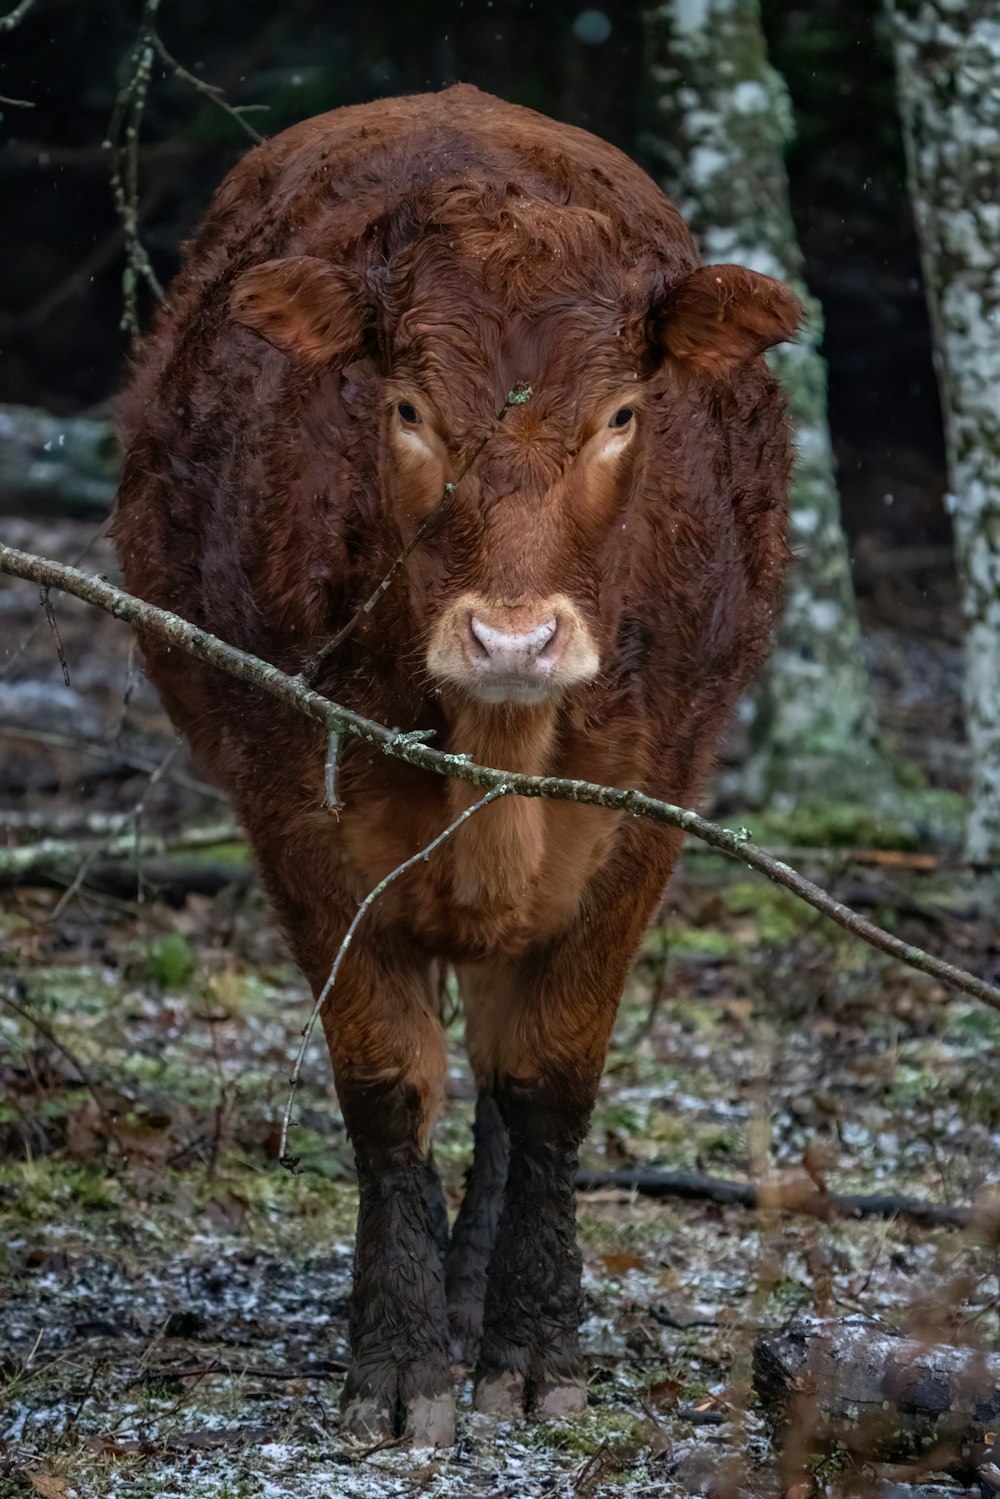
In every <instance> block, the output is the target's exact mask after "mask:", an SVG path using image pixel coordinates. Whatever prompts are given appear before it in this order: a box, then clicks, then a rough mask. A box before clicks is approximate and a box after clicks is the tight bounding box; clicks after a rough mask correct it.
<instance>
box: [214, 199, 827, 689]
mask: <svg viewBox="0 0 1000 1499" xmlns="http://www.w3.org/2000/svg"><path fill="white" fill-rule="evenodd" d="M560 212H561V211H560ZM566 212H567V213H569V212H570V211H569V210H567V211H566ZM551 218H552V214H551V213H549V219H550V220H551ZM531 228H532V233H533V234H535V235H536V236H537V234H538V233H539V232H540V231H539V229H538V225H537V224H533V225H532V226H531ZM549 230H550V240H551V239H552V238H553V236H555V238H556V239H557V240H558V237H559V235H560V234H563V233H564V230H563V227H562V221H561V220H560V222H559V224H558V225H557V227H556V230H552V228H551V223H550V224H549ZM598 230H600V232H598ZM598 230H594V228H593V225H588V233H590V234H591V235H592V238H593V235H594V234H596V235H597V238H596V240H595V241H594V243H592V244H591V246H590V262H589V264H588V260H587V255H586V254H583V253H582V252H581V250H580V248H579V247H577V254H576V255H575V256H574V255H573V254H571V253H570V251H571V250H572V246H568V247H567V246H564V253H563V258H562V260H561V261H558V259H557V260H556V261H555V262H554V261H553V254H552V246H551V243H550V244H549V248H548V253H547V255H545V256H542V257H540V260H539V263H538V265H535V266H534V268H533V271H531V272H528V273H526V272H525V270H524V266H525V256H524V254H523V253H519V254H515V253H513V252H511V253H508V256H507V259H506V261H505V260H504V256H503V255H502V254H499V253H498V252H497V244H498V240H497V234H498V233H499V231H493V232H491V231H490V230H489V229H488V228H486V229H484V228H483V227H482V226H481V225H480V226H478V227H477V228H476V231H475V233H471V234H466V235H465V236H464V238H462V236H459V247H458V250H456V241H455V239H454V238H451V239H447V238H445V237H444V236H441V235H435V236H432V237H431V238H429V239H427V240H424V241H421V242H418V244H417V246H416V248H413V247H411V250H410V252H409V255H408V257H406V258H405V259H406V263H405V264H404V266H403V268H402V269H399V270H397V271H396V272H394V274H393V276H391V277H390V278H388V279H387V280H385V279H384V280H383V283H382V288H381V299H382V305H381V306H380V307H377V308H376V310H375V312H374V313H372V312H371V311H369V312H368V313H367V315H366V313H365V301H364V297H363V295H362V294H361V293H362V287H361V285H360V284H359V281H358V279H357V278H352V277H351V276H350V275H349V274H348V273H345V272H343V271H342V270H340V269H339V268H338V267H336V266H334V265H331V264H329V263H327V262H324V261H321V260H318V259H312V258H311V257H298V258H296V259H294V260H289V261H278V262H269V263H268V264H267V265H265V266H261V267H257V268H255V269H254V270H252V271H250V272H247V273H245V274H244V276H243V277H242V278H241V281H240V282H239V283H238V284H237V288H236V291H235V293H234V297H233V306H234V311H235V313H236V316H237V317H238V319H239V320H240V321H242V322H244V323H246V324H247V325H248V326H250V327H253V328H255V329H256V331H258V332H260V333H262V334H263V335H264V336H265V337H266V338H268V339H269V340H270V341H271V342H272V343H274V344H276V345H277V346H278V347H281V348H283V349H285V351H286V352H288V353H289V354H291V355H292V356H293V357H295V358H296V359H298V360H300V361H304V362H306V363H308V364H311V365H313V366H314V367H320V366H321V365H322V364H325V363H330V362H333V360H335V359H337V358H339V359H340V360H343V359H344V356H345V353H353V352H355V351H356V349H357V346H358V343H359V342H360V341H362V340H363V339H364V337H365V336H366V316H367V336H368V338H369V340H370V341H371V342H373V343H374V345H375V348H376V355H375V357H376V360H377V363H378V365H379V367H380V377H379V384H380V394H381V401H380V411H379V413H378V420H379V421H380V423H381V427H380V440H379V466H380V477H381V484H382V491H383V496H384V501H385V503H386V505H387V506H388V508H389V509H390V511H391V514H392V518H393V520H394V522H395V531H396V532H397V534H398V538H399V551H400V552H403V551H404V550H408V555H407V558H406V578H407V586H408V589H409V601H410V607H411V613H412V615H413V616H414V619H415V622H416V624H417V628H418V630H419V631H420V633H421V637H422V639H423V642H424V650H425V663H426V668H427V671H428V673H429V675H430V677H431V678H432V679H433V681H434V682H436V683H437V684H438V685H439V686H442V687H444V688H446V689H447V690H448V691H450V692H453V693H454V692H457V693H458V694H460V695H461V696H463V697H465V698H467V699H472V700H474V701H478V702H480V703H487V704H503V703H508V704H511V703H517V704H536V703H542V702H545V701H552V700H555V699H558V698H559V697H560V696H562V695H563V694H565V693H566V692H567V691H569V690H570V689H572V688H574V687H576V686H578V685H579V684H581V683H586V682H589V681H592V680H593V679H594V678H595V677H597V676H598V674H599V672H600V670H601V665H602V658H603V657H604V656H605V655H606V653H607V651H608V649H609V648H610V645H611V643H612V641H613V638H614V633H615V629H616V626H617V619H616V597H617V592H618V591H619V590H620V586H621V578H620V576H619V573H620V567H621V559H622V557H623V555H624V554H625V549H626V546H627V541H625V544H624V545H623V539H624V538H626V537H627V531H628V507H629V501H630V498H631V497H632V495H633V493H634V490H635V486H636V482H637V477H638V475H639V473H640V472H641V469H642V466H643V464H644V462H646V460H647V458H648V457H649V453H648V449H649V446H650V441H649V439H650V431H651V427H652V423H651V421H650V417H651V415H652V413H651V411H647V410H646V409H645V408H646V407H647V404H648V403H649V402H650V399H651V397H652V398H655V397H656V395H657V394H660V393H662V390H663V380H662V374H663V371H664V368H665V367H666V366H669V365H671V364H673V365H674V366H676V367H678V368H680V369H684V370H686V372H687V374H688V375H691V376H695V377H697V376H699V375H700V376H707V375H709V374H711V373H713V372H714V373H717V372H720V371H722V372H725V371H727V370H730V369H732V368H733V367H734V366H736V365H738V364H739V363H740V362H741V361H742V360H745V359H748V358H751V357H753V356H755V355H757V354H759V353H761V352H762V351H763V350H764V349H765V348H767V347H769V346H770V345H771V344H773V343H775V342H777V341H779V340H780V339H781V338H785V337H788V336H789V335H790V333H791V332H792V331H793V330H794V327H795V325H796V322H797V318H798V311H799V309H798V304H797V303H796V301H795V299H794V298H793V297H792V296H791V294H790V293H789V292H787V291H786V290H785V288H784V287H782V286H780V284H779V283H777V282H774V281H771V280H770V279H769V278H767V277H762V276H757V275H755V274H753V273H752V272H749V271H745V270H742V269H741V268H739V267H735V266H708V267H703V268H701V269H699V270H696V271H694V272H692V273H691V274H689V275H688V276H686V277H684V278H682V279H681V280H680V281H679V282H676V283H675V284H674V285H673V286H671V287H670V288H669V289H668V290H667V291H666V292H660V293H659V294H655V293H651V292H649V291H648V290H645V289H644V281H643V276H642V274H637V273H635V272H631V273H629V272H623V271H622V263H621V255H620V247H619V254H618V256H617V258H616V255H615V249H616V247H615V245H614V244H613V243H610V244H609V243H608V236H607V233H606V232H605V231H604V230H601V229H600V226H598ZM602 236H603V237H602ZM534 243H535V241H534V240H532V244H534ZM584 248H586V247H584ZM598 261H599V262H600V266H599V269H600V270H601V273H602V275H603V278H604V279H603V290H602V283H601V278H600V276H596V277H595V264H596V263H597V262H598ZM652 279H653V281H654V283H655V277H653V278H652ZM595 288H596V289H595ZM373 326H374V329H375V333H374V336H373V332H372V328H373ZM414 542H415V543H416V544H415V545H414V544H413V543H414ZM411 547H412V549H410V548H411ZM390 560H391V559H390Z"/></svg>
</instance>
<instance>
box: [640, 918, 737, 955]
mask: <svg viewBox="0 0 1000 1499" xmlns="http://www.w3.org/2000/svg"><path fill="white" fill-rule="evenodd" d="M744 948H745V944H744V943H742V942H741V941H740V939H739V938H738V937H736V936H734V935H733V933H732V932H723V931H719V930H718V929H717V928H715V927H684V926H680V925H677V924H674V923H672V922H671V923H670V924H668V925H666V926H661V927H654V928H653V930H652V931H651V932H649V934H648V935H647V937H646V941H645V943H644V945H643V956H644V957H651V956H659V955H660V954H664V953H665V954H667V955H668V956H669V957H671V958H704V957H711V958H737V957H739V956H740V955H741V954H742V953H743V951H744Z"/></svg>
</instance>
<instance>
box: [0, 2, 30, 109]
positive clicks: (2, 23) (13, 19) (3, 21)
mask: <svg viewBox="0 0 1000 1499" xmlns="http://www.w3.org/2000/svg"><path fill="white" fill-rule="evenodd" d="M34 3H35V0H20V4H19V5H15V6H14V9H13V10H9V11H8V12H7V14H6V15H5V16H0V31H13V30H14V27H15V26H18V25H20V23H21V22H22V21H23V20H24V18H25V16H26V15H27V14H28V11H29V10H30V9H31V7H32V6H33V5H34ZM11 102H20V101H11Z"/></svg>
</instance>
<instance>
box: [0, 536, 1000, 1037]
mask: <svg viewBox="0 0 1000 1499" xmlns="http://www.w3.org/2000/svg"><path fill="white" fill-rule="evenodd" d="M0 572H5V573H8V574H10V575H11V576H12V577H17V578H25V579H27V580H28V581H29V582H33V583H36V584H38V585H39V586H40V587H48V588H58V589H62V590H63V591H64V592H66V593H70V594H73V595H74V596H75V597H76V598H81V599H84V600H85V601H86V602H87V603H90V604H95V605H96V606H97V607H98V608H100V609H104V610H106V612H107V613H109V614H112V615H114V616H115V618H116V619H124V620H127V621H128V622H129V623H130V624H131V625H133V626H134V627H135V628H136V629H138V630H139V632H140V634H141V633H142V632H146V633H147V634H150V635H155V636H157V637H158V638H159V639H161V640H167V641H169V642H170V643H171V644H172V645H175V646H177V647H178V649H180V650H183V651H186V652H187V653H188V654H189V655H191V656H193V657H194V658H195V659H196V660H198V661H202V662H204V663H205V664H206V665H208V666H215V667H218V668H219V669H220V670H222V671H225V672H228V673H229V675H230V676H233V677H236V678H237V679H238V680H240V681H243V682H247V683H249V684H251V685H252V686H254V687H257V688H260V689H261V691H263V692H267V693H269V694H270V695H271V696H272V697H274V698H275V699H277V701H278V702H281V703H283V704H284V705H285V707H287V708H290V709H292V710H293V711H294V712H297V713H301V714H303V715H304V716H305V717H307V718H311V719H312V720H313V721H314V722H315V723H318V724H321V725H322V727H323V728H324V729H325V730H326V732H327V734H330V733H331V732H337V733H340V734H351V735H354V736H356V737H358V738H360V739H363V740H365V741H366V742H367V743H369V744H373V745H375V746H377V747H378V748H379V749H380V750H381V751H382V752H383V753H384V754H386V755H390V756H392V757H393V758H396V759H400V760H405V761H406V762H407V763H408V764H410V765H415V766H418V767H420V768H421V769H424V770H429V771H433V772H434V773H435V774H437V775H445V776H451V777H455V778H457V779H459V780H463V781H470V782H472V784H473V785H476V786H481V787H483V789H484V790H486V791H491V790H499V788H501V787H503V788H505V790H506V791H508V792H510V793H511V794H512V795H515V796H542V797H548V798H551V799H552V800H555V801H570V802H577V803H580V804H581V805H585V806H591V807H604V808H606V809H607V810H608V811H611V812H626V813H630V814H632V815H633V816H636V817H647V818H649V819H650V820H651V821H653V822H657V823H660V824H661V825H664V826H667V827H674V828H679V829H681V830H682V831H683V832H685V833H691V834H693V836H694V837H696V838H700V839H701V840H702V841H703V842H705V843H708V844H710V845H711V846H712V847H713V848H717V849H720V850H721V851H722V852H723V853H725V854H729V855H730V856H731V857H732V858H734V859H737V860H738V861H739V862H741V863H743V864H745V865H747V866H748V867H749V868H751V869H756V870H758V871H759V872H760V873H761V874H764V875H766V876H767V878H768V879H770V880H773V881H774V882H775V884H778V885H782V886H784V888H785V889H786V890H791V891H792V893H793V894H794V895H797V896H798V897H799V898H800V899H801V900H804V901H805V902H806V903H807V904H808V905H810V906H812V907H813V908H814V909H815V910H817V911H820V912H821V913H822V914H823V915H824V916H828V917H830V919H831V920H832V921H835V922H837V924H838V925H839V926H842V927H843V928H844V929H845V930H846V931H849V932H853V933H854V935H855V936H856V937H860V938H861V939H862V941H864V942H867V943H869V944H870V945H871V946H872V947H875V948H878V949H879V950H880V951H881V952H884V953H888V954H889V956H890V957H894V958H898V959H900V960H901V961H902V962H904V963H907V964H908V965H909V966H910V967H911V968H915V969H917V970H918V971H919V972H921V973H927V974H930V975H931V976H932V977H933V978H937V979H939V980H940V981H941V982H942V983H945V984H948V985H950V986H951V987H952V988H955V989H959V990H961V991H962V992H963V993H965V994H971V995H973V996H974V997H975V998H976V999H980V1000H982V1001H983V1002H984V1003H985V1004H988V1005H991V1006H992V1007H993V1008H994V1009H996V1010H1000V989H998V988H996V987H995V986H994V985H993V984H989V983H987V982H986V980H985V979H981V978H978V977H977V976H976V975H975V974H971V973H968V972H966V970H965V969H963V968H958V967H956V966H955V964H953V963H948V962H945V961H944V960H943V959H941V958H935V957H933V956H932V955H931V954H930V953H928V952H924V950H923V949H922V948H919V947H914V946H913V945H912V944H911V943H909V942H903V941H901V940H900V939H899V938H898V937H893V936H892V935H891V934H890V933H889V932H886V931H883V930H882V928H881V927H878V926H876V925H875V924H874V922H871V921H868V920H867V919H866V918H865V917H863V916H861V915H859V914H858V912H857V911H853V910H852V909H851V908H850V907H849V906H845V905H844V904H843V903H842V902H841V901H838V900H835V899H834V897H833V896H832V895H830V894H828V893H827V891H825V890H822V889H821V888H820V887H819V886H818V885H814V884H813V883H812V881H811V880H807V879H805V878H804V876H803V875H800V874H799V873H798V872H797V871H796V870H794V869H792V868H791V867H790V866H789V865H788V864H785V863H784V862H783V861H781V860H778V859H773V858H771V856H770V855H769V854H767V853H765V851H764V850H763V849H762V848H758V847H757V845H756V844H755V843H752V842H751V841H750V838H749V834H748V833H747V831H746V830H745V829H742V828H741V829H737V830H735V831H734V830H733V829H731V828H724V827H720V826H719V825H718V824H717V823H714V822H709V821H708V820H707V818H704V817H702V816H700V814H699V813H697V812H693V811H691V809H690V808H687V807H677V806H674V805H673V804H672V803H670V802H665V801H662V800H660V799H659V798H658V797H654V796H649V795H647V794H646V793H645V792H642V791H629V790H626V789H624V788H623V787H616V786H599V785H595V784H594V783H593V782H590V781H574V780H569V779H566V778H564V777H560V776H529V775H519V774H514V773H512V772H510V771H506V770H503V769H500V768H498V767H495V766H487V765H477V764H476V763H475V762H474V761H472V760H469V759H468V758H467V757H466V756H464V755H460V754H446V753H443V752H442V751H441V750H436V749H432V748H431V747H430V745H428V744H425V743H423V742H422V741H423V740H424V739H425V738H426V737H427V736H426V734H425V733H423V732H422V731H414V732H410V733H407V732H404V731H402V730H398V729H390V728H387V727H386V726H385V725H384V724H380V723H376V722H375V721H374V720H373V719H370V718H365V717H364V716H363V715H362V714H360V713H354V712H351V710H350V709H348V708H343V707H341V705H340V704H339V703H335V702H332V701H331V700H330V699H329V698H326V697H324V696H322V694H320V693H318V692H316V691H315V690H314V689H313V688H311V687H310V686H309V685H308V683H306V682H305V681H304V680H303V679H302V677H291V676H289V675H288V674H287V673H286V672H283V671H280V670H279V669H278V668H277V667H276V666H272V665H271V663H270V662H268V661H262V660H261V659H260V658H259V657H258V656H252V655H250V654H249V653H248V652H247V651H242V650H239V649H238V648H237V647H236V646H232V645H227V644H226V642H225V641H222V640H219V639H218V637H217V636H214V635H209V634H208V633H207V632H206V631H204V630H201V629H199V628H198V627H197V626H196V625H192V624H191V623H189V621H187V620H185V619H181V618H180V616H179V615H176V614H171V613H170V612H169V611H168V610H166V609H157V608H156V607H155V606H154V605H152V604H147V603H145V602H144V600H142V599H137V598H134V597H133V596H132V595H131V594H128V593H125V592H124V590H123V589H121V588H116V587H114V586H113V585H112V584H111V583H108V582H107V581H106V580H105V579H104V578H95V577H90V576H88V575H87V574H86V573H82V572H79V571H78V570H77V569H76V568H72V567H66V566H64V565H62V564H61V563H58V562H50V561H48V560H47V559H46V558H44V557H38V556H35V555H34V554H33V553H30V552H23V551H20V550H19V549H18V548H16V547H9V546H2V545H0ZM321 797H322V788H321V787H320V788H318V789H317V802H319V801H320V800H321Z"/></svg>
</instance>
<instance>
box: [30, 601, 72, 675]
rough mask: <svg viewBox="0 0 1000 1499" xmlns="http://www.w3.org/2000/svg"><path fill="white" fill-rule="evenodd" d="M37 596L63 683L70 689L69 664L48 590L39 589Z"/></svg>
mask: <svg viewBox="0 0 1000 1499" xmlns="http://www.w3.org/2000/svg"><path fill="white" fill-rule="evenodd" d="M38 595H39V598H40V599H41V601H42V608H43V609H44V610H45V618H46V620H47V621H48V626H49V629H50V630H51V631H52V638H53V640H54V641H55V643H56V655H57V656H58V657H59V665H60V666H61V667H62V674H63V681H64V682H65V684H66V686H67V687H72V685H73V683H72V682H71V681H70V679H69V662H68V661H67V660H66V652H65V650H64V649H63V643H62V636H61V635H60V634H59V626H58V625H57V624H56V617H55V614H54V613H53V612H52V600H51V599H50V598H49V590H48V589H47V588H39V590H38Z"/></svg>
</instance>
